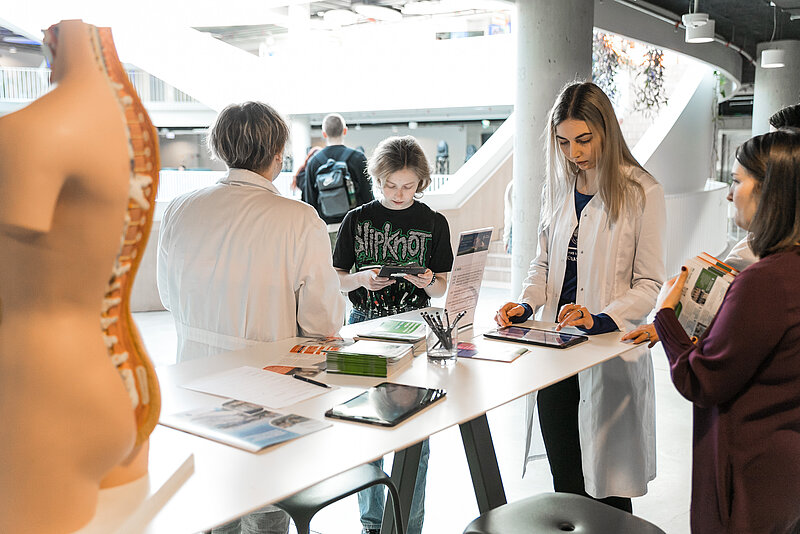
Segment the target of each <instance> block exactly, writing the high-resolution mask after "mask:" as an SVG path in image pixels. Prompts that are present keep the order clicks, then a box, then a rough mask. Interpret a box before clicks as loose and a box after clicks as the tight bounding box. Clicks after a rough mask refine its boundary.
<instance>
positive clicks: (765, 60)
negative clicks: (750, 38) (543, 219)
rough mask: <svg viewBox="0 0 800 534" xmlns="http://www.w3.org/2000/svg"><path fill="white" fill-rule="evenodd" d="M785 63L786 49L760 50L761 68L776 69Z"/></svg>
mask: <svg viewBox="0 0 800 534" xmlns="http://www.w3.org/2000/svg"><path fill="white" fill-rule="evenodd" d="M784 65H786V51H785V50H783V49H782V48H767V49H766V50H762V51H761V68H764V69H777V68H780V67H783V66H784Z"/></svg>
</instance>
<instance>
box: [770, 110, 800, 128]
mask: <svg viewBox="0 0 800 534" xmlns="http://www.w3.org/2000/svg"><path fill="white" fill-rule="evenodd" d="M769 125H770V127H772V128H774V129H775V130H780V129H781V128H800V104H794V105H793V106H786V107H785V108H783V109H779V110H778V111H776V112H775V113H773V114H772V115H771V116H770V118H769Z"/></svg>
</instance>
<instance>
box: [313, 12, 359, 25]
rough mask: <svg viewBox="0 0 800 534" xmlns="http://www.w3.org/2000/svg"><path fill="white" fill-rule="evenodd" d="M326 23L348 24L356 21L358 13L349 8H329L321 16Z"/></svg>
mask: <svg viewBox="0 0 800 534" xmlns="http://www.w3.org/2000/svg"><path fill="white" fill-rule="evenodd" d="M322 18H323V19H325V23H326V24H330V25H333V26H348V25H350V24H355V23H356V22H358V15H356V14H355V13H353V12H352V11H350V10H349V9H331V10H330V11H326V12H325V15H324V16H323V17H322Z"/></svg>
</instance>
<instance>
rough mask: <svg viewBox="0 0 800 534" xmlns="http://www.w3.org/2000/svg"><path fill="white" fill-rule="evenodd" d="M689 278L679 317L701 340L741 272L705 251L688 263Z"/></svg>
mask: <svg viewBox="0 0 800 534" xmlns="http://www.w3.org/2000/svg"><path fill="white" fill-rule="evenodd" d="M686 268H687V269H689V276H688V278H687V279H686V286H684V290H683V295H681V300H680V302H678V305H677V306H676V307H675V315H676V316H677V317H678V321H679V322H680V323H681V326H683V329H684V330H685V331H686V333H687V334H689V336H691V337H693V338H699V337H700V336H701V335H703V332H705V331H706V328H708V325H709V324H710V323H711V320H712V319H713V318H714V316H715V315H716V314H717V310H719V307H720V305H721V304H722V299H723V298H725V293H727V292H728V287H729V286H730V285H731V282H733V279H734V277H735V276H736V275H737V274H738V271H737V270H736V269H734V268H733V267H730V266H729V265H726V264H724V263H722V262H721V261H719V260H718V259H717V258H715V257H713V256H711V255H710V254H706V253H705V252H703V253H702V254H700V255H699V256H695V257H694V258H691V259H689V260H687V261H686Z"/></svg>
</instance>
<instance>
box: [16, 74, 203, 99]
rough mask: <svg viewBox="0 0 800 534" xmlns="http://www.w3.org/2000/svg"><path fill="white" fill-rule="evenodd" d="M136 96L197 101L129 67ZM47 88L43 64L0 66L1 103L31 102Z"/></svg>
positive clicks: (46, 77) (46, 75)
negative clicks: (35, 65) (36, 65)
mask: <svg viewBox="0 0 800 534" xmlns="http://www.w3.org/2000/svg"><path fill="white" fill-rule="evenodd" d="M127 73H128V79H130V81H131V83H132V84H133V87H134V88H135V89H136V92H137V93H139V98H141V99H142V102H144V103H145V104H148V103H156V102H158V103H177V104H183V103H195V102H197V100H195V99H194V98H192V97H191V96H189V95H187V94H186V93H184V92H182V91H179V90H178V89H175V88H174V87H172V86H171V85H169V84H167V83H165V82H164V81H163V80H160V79H158V78H156V77H154V76H151V75H150V74H148V73H146V72H144V71H141V70H136V69H128V70H127ZM49 89H50V69H47V68H43V67H0V102H30V101H31V100H35V99H37V98H39V97H40V96H42V95H43V94H45V93H46V92H47V91H48V90H49Z"/></svg>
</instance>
